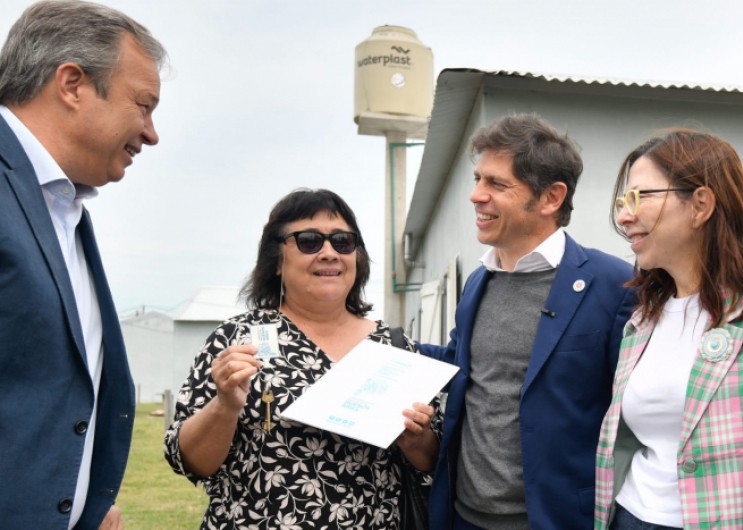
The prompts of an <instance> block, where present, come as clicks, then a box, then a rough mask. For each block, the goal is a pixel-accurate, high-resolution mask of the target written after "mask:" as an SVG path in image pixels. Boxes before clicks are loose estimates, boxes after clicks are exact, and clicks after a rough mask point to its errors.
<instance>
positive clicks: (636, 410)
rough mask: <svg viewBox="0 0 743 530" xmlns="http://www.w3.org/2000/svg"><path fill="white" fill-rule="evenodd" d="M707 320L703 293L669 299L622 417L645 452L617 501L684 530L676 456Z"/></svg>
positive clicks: (640, 363)
mask: <svg viewBox="0 0 743 530" xmlns="http://www.w3.org/2000/svg"><path fill="white" fill-rule="evenodd" d="M707 318H708V313H707V311H705V310H703V309H701V307H700V305H699V295H698V294H695V295H692V296H689V297H686V298H671V299H669V300H668V302H666V305H665V307H664V308H663V313H662V315H661V317H660V319H659V321H658V324H657V325H656V326H655V329H654V330H653V335H652V337H651V338H650V341H649V342H648V345H647V347H646V348H645V352H644V353H643V355H642V357H641V358H640V360H639V361H638V363H637V366H635V369H634V371H633V372H632V375H631V376H630V379H629V382H628V384H627V388H626V390H625V392H624V397H623V400H622V417H623V418H624V421H625V422H626V423H627V426H628V427H629V428H630V429H631V430H632V432H633V433H634V434H635V436H636V437H637V439H638V440H639V441H640V442H641V443H642V444H643V446H644V448H643V449H641V450H639V451H637V453H635V455H634V457H633V458H632V465H631V468H630V471H629V473H628V474H627V478H626V480H625V482H624V485H623V486H622V489H621V490H620V492H619V495H617V502H618V503H619V504H621V505H622V506H623V507H624V508H626V509H627V510H628V511H629V512H630V513H632V515H634V516H635V517H637V518H638V519H641V520H642V521H645V522H647V523H654V524H658V525H665V526H672V527H682V526H683V521H682V517H681V499H680V496H679V489H678V465H677V454H678V450H679V443H680V439H681V424H682V419H683V415H684V402H685V399H686V387H687V384H688V382H689V374H690V372H691V367H692V366H693V364H694V360H695V359H696V356H697V352H698V350H699V345H700V344H701V341H702V334H703V333H704V331H705V326H706V324H707Z"/></svg>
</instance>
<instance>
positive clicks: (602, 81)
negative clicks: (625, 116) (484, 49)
mask: <svg viewBox="0 0 743 530" xmlns="http://www.w3.org/2000/svg"><path fill="white" fill-rule="evenodd" d="M470 71H473V72H474V71H477V70H470ZM481 72H482V73H484V74H487V75H512V76H518V77H528V78H532V79H543V80H545V81H558V82H561V83H565V82H572V83H586V84H589V85H611V86H628V87H649V88H682V89H689V90H711V91H714V92H743V85H740V86H738V85H708V84H704V83H697V84H693V83H687V82H683V81H657V80H645V81H638V80H634V79H622V78H611V77H595V78H594V77H583V76H575V75H567V74H543V73H536V72H524V71H518V70H495V71H481Z"/></svg>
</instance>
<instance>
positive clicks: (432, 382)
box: [281, 340, 459, 447]
mask: <svg viewBox="0 0 743 530" xmlns="http://www.w3.org/2000/svg"><path fill="white" fill-rule="evenodd" d="M458 370H459V368H458V367H456V366H454V365H451V364H448V363H444V362H441V361H437V360H435V359H431V358H429V357H425V356H424V355H419V354H417V353H411V352H409V351H406V350H402V349H400V348H395V347H393V346H387V345H384V344H380V343H378V342H374V341H371V340H364V341H362V342H361V343H360V344H359V345H358V346H356V347H355V348H354V349H353V350H351V351H350V352H348V354H346V356H345V357H343V359H341V360H340V361H338V362H337V363H336V364H335V365H334V366H333V368H331V369H330V370H329V371H328V373H326V374H325V375H324V376H323V377H322V378H321V379H320V380H319V381H317V382H316V383H315V384H314V385H312V386H311V387H310V388H309V389H307V391H305V393H304V394H302V396H301V397H300V398H299V399H298V400H297V401H295V402H294V403H293V404H291V405H290V406H289V407H287V408H286V409H284V410H283V411H282V413H281V417H282V418H284V419H288V420H293V421H298V422H301V423H305V424H307V425H312V426H313V427H317V428H319V429H324V430H328V431H332V432H335V433H338V434H341V435H343V436H348V437H350V438H354V439H356V440H361V441H363V442H367V443H370V444H372V445H376V446H377V447H388V446H389V445H390V444H391V443H392V442H394V441H395V438H397V437H398V436H399V435H400V434H401V433H402V432H403V430H405V424H404V421H405V418H404V417H403V415H402V411H403V410H404V409H410V408H412V405H413V403H414V402H416V401H418V402H421V403H428V402H430V401H431V400H432V399H433V398H434V396H436V394H437V393H438V392H439V390H441V389H442V388H443V387H444V385H446V383H447V382H448V381H449V380H450V379H451V378H452V377H454V374H455V373H457V371H458Z"/></svg>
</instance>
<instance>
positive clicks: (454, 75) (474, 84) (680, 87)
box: [405, 68, 743, 256]
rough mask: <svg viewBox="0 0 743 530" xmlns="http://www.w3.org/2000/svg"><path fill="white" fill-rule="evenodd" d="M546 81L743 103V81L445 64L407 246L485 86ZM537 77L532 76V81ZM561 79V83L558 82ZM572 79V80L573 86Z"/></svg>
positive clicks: (416, 239) (422, 224) (415, 241)
mask: <svg viewBox="0 0 743 530" xmlns="http://www.w3.org/2000/svg"><path fill="white" fill-rule="evenodd" d="M519 78H521V79H524V80H527V82H536V83H537V84H539V82H545V83H544V88H545V89H547V90H549V89H550V88H551V87H556V86H560V88H561V89H562V84H564V85H565V88H564V89H566V90H571V89H573V87H580V86H583V87H589V89H590V90H592V91H593V90H596V91H602V92H606V93H607V94H608V93H621V92H629V93H632V94H633V95H634V96H639V95H640V94H643V95H644V97H673V98H677V99H678V98H681V99H687V98H688V99H690V100H699V99H702V100H709V99H710V98H712V99H716V100H719V101H723V100H726V101H735V102H736V103H738V104H739V103H740V99H741V96H740V94H741V93H743V87H741V86H721V85H703V84H697V85H692V84H687V83H680V82H679V83H674V82H666V81H652V80H646V81H637V80H630V79H612V78H589V77H582V76H574V75H559V74H540V73H534V72H519V71H515V70H510V71H509V70H495V71H483V70H479V69H475V68H447V69H444V70H442V71H441V73H440V74H439V76H438V79H437V80H436V92H435V95H434V104H433V109H432V111H431V120H430V122H429V125H428V135H427V137H426V147H425V150H424V152H423V158H422V160H421V167H420V170H419V172H418V178H417V179H416V183H415V188H414V190H413V197H412V200H411V202H410V207H409V210H408V215H407V218H406V222H405V233H408V234H410V235H411V236H412V237H411V239H410V241H411V248H409V249H406V251H407V252H410V253H411V255H412V256H415V253H416V251H417V248H418V245H419V243H420V235H421V234H422V233H423V232H425V230H426V226H427V224H428V222H429V219H430V218H431V214H432V212H433V210H434V208H435V206H436V203H437V202H438V200H439V194H440V193H441V189H442V186H443V184H444V182H445V181H446V178H447V176H448V175H449V172H450V171H451V165H452V164H453V163H454V161H455V158H456V153H457V151H458V150H459V148H460V144H461V142H463V141H466V140H467V139H466V138H464V137H463V135H464V131H465V128H466V126H467V121H468V120H469V118H470V114H471V112H472V107H473V105H474V103H475V101H476V99H477V96H478V94H479V93H480V91H481V90H482V88H483V86H484V85H486V84H488V83H491V82H492V83H498V82H500V81H501V80H502V81H511V80H513V81H518V80H519ZM531 80H533V81H531ZM558 83H559V84H560V85H557V84H558ZM569 85H572V87H571V86H569Z"/></svg>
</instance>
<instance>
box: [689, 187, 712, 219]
mask: <svg viewBox="0 0 743 530" xmlns="http://www.w3.org/2000/svg"><path fill="white" fill-rule="evenodd" d="M716 206H717V197H715V194H714V193H713V192H712V190H711V189H709V188H708V187H707V186H700V187H698V188H697V189H695V190H694V193H693V194H692V196H691V226H692V228H701V227H702V226H703V225H704V223H706V222H707V221H709V218H710V217H712V214H713V213H714V211H715V207H716Z"/></svg>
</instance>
